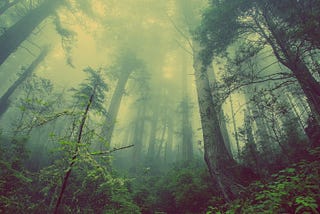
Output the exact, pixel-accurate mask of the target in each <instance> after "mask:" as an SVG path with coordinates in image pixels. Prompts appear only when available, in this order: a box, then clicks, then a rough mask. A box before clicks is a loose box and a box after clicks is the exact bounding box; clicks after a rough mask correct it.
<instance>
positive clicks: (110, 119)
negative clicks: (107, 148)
mask: <svg viewBox="0 0 320 214" xmlns="http://www.w3.org/2000/svg"><path fill="white" fill-rule="evenodd" d="M129 76H130V72H126V71H124V72H123V73H122V75H121V76H120V78H119V80H118V83H117V86H116V88H115V90H114V93H113V95H112V98H111V102H110V105H109V109H108V113H107V114H108V115H107V117H106V119H105V122H104V126H103V128H102V133H101V135H102V136H105V140H106V141H107V142H108V143H109V145H111V138H112V133H113V130H114V127H115V123H116V119H117V116H118V112H119V109H120V103H121V100H122V97H123V94H124V92H125V87H126V84H127V81H128V79H129Z"/></svg>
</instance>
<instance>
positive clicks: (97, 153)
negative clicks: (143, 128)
mask: <svg viewBox="0 0 320 214" xmlns="http://www.w3.org/2000/svg"><path fill="white" fill-rule="evenodd" d="M133 146H134V145H133V144H132V145H129V146H123V147H119V148H113V149H111V150H108V151H102V152H93V153H90V155H105V154H110V153H112V152H115V151H118V150H121V149H128V148H130V147H133Z"/></svg>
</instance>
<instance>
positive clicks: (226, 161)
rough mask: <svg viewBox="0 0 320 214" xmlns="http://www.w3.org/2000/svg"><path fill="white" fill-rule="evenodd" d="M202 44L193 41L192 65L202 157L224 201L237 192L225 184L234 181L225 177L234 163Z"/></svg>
mask: <svg viewBox="0 0 320 214" xmlns="http://www.w3.org/2000/svg"><path fill="white" fill-rule="evenodd" d="M200 52H201V46H200V44H199V43H198V42H197V41H194V42H193V62H194V64H193V67H194V72H195V78H196V88H197V95H198V104H199V111H200V119H201V124H202V132H203V141H204V159H205V161H206V163H207V166H208V169H209V172H210V174H211V176H212V177H214V178H215V179H216V181H217V184H218V186H219V188H220V190H221V192H222V194H223V196H224V198H225V199H226V200H227V201H230V199H231V198H233V197H234V195H235V194H236V193H235V192H232V191H230V188H229V190H228V186H229V185H231V183H233V182H232V181H231V179H232V177H228V175H229V174H230V172H228V168H229V167H234V166H235V165H236V163H235V161H234V160H233V159H232V157H231V156H230V154H229V152H228V150H227V148H226V146H225V143H224V140H223V136H222V133H221V128H220V123H219V120H218V113H217V110H216V109H215V105H214V103H213V97H212V93H211V88H210V84H209V79H208V74H207V69H208V67H207V66H205V65H203V63H202V59H201V55H200Z"/></svg>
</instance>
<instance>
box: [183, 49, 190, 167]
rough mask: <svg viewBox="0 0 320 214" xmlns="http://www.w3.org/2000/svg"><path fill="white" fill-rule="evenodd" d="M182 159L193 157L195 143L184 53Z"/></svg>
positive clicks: (188, 159)
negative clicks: (193, 141) (193, 140)
mask: <svg viewBox="0 0 320 214" xmlns="http://www.w3.org/2000/svg"><path fill="white" fill-rule="evenodd" d="M182 57H183V58H182V102H181V110H182V112H181V113H182V145H181V152H182V161H183V162H185V163H188V162H190V161H191V160H192V159H193V145H192V137H193V133H192V126H191V122H190V116H191V114H190V106H189V100H188V82H187V75H188V74H187V59H186V55H185V54H182Z"/></svg>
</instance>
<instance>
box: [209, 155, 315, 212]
mask: <svg viewBox="0 0 320 214" xmlns="http://www.w3.org/2000/svg"><path fill="white" fill-rule="evenodd" d="M312 157H313V158H314V159H316V158H317V157H319V156H317V157H316V156H312ZM319 202H320V165H319V162H318V161H317V160H312V161H301V162H299V163H296V164H293V165H291V166H290V167H289V168H286V169H283V170H281V171H279V172H278V173H277V174H273V175H272V179H271V180H270V182H268V183H262V182H261V181H257V182H255V183H253V184H251V185H250V186H249V187H248V189H246V191H245V192H243V197H242V198H239V199H236V200H235V201H233V202H232V203H230V204H227V205H224V206H220V207H218V208H212V207H211V208H208V213H219V212H220V213H319V206H318V204H319Z"/></svg>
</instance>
